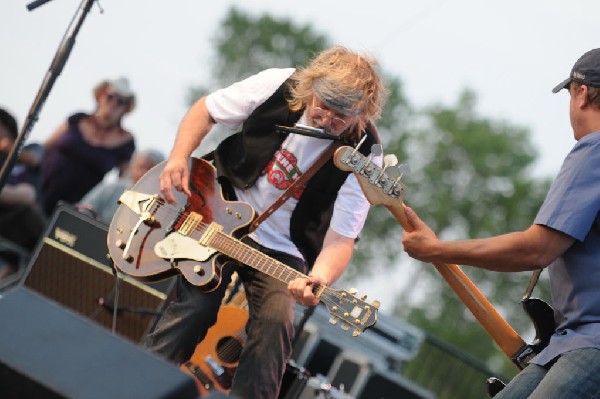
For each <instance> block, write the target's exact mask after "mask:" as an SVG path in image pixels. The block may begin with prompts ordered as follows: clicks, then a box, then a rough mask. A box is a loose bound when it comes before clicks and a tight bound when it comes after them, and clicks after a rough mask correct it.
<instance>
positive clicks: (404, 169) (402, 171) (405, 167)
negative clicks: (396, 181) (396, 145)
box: [396, 163, 410, 177]
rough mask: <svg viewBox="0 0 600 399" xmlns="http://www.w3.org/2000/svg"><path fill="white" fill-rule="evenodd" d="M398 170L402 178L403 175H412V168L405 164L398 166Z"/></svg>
mask: <svg viewBox="0 0 600 399" xmlns="http://www.w3.org/2000/svg"><path fill="white" fill-rule="evenodd" d="M396 168H397V169H398V172H399V173H400V177H402V175H404V174H407V175H409V174H410V166H409V165H408V164H405V163H403V164H400V165H398V166H396Z"/></svg>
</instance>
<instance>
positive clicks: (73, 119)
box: [67, 112, 89, 125]
mask: <svg viewBox="0 0 600 399" xmlns="http://www.w3.org/2000/svg"><path fill="white" fill-rule="evenodd" d="M88 116H89V114H86V113H85V112H75V113H73V114H71V115H69V116H68V117H67V122H68V123H69V125H75V124H78V123H79V121H80V120H82V119H84V118H87V117H88Z"/></svg>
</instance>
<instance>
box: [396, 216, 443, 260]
mask: <svg viewBox="0 0 600 399" xmlns="http://www.w3.org/2000/svg"><path fill="white" fill-rule="evenodd" d="M404 213H405V214H406V219H407V220H408V222H409V223H410V225H411V226H412V227H413V230H412V231H408V229H404V232H403V233H402V245H403V246H404V252H406V253H407V254H408V255H409V256H410V257H411V258H415V259H418V260H421V261H424V262H434V261H436V257H435V256H436V253H437V250H436V248H437V246H436V245H437V244H438V243H439V239H438V238H437V235H436V234H435V233H434V232H433V230H431V229H430V228H429V226H427V225H426V224H425V222H424V221H422V220H421V218H419V216H417V214H416V213H415V211H413V210H412V209H411V208H409V207H408V206H404Z"/></svg>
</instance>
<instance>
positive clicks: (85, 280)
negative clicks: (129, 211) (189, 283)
mask: <svg viewBox="0 0 600 399" xmlns="http://www.w3.org/2000/svg"><path fill="white" fill-rule="evenodd" d="M107 229H108V228H107V226H106V225H104V224H102V223H99V222H97V221H95V220H93V219H91V218H89V217H88V216H86V215H84V214H81V213H79V212H78V211H77V210H75V209H74V208H71V207H70V206H66V205H63V206H60V207H58V208H57V210H56V211H55V213H54V214H53V216H52V218H51V220H50V223H49V227H48V229H47V232H46V235H45V237H44V238H43V239H42V240H41V241H40V243H39V244H38V247H37V248H36V251H35V253H34V254H33V256H32V258H31V261H30V263H29V265H28V267H27V270H26V272H25V275H24V277H23V279H22V284H23V285H24V286H25V287H27V288H29V289H32V290H34V291H36V292H38V293H40V294H42V295H44V296H46V297H47V298H49V299H52V300H54V301H56V302H58V303H60V304H61V305H64V306H66V307H68V308H69V309H72V310H74V311H76V312H78V313H79V314H81V315H83V316H85V317H87V318H89V319H91V320H94V321H96V322H97V323H99V324H100V325H102V326H103V327H105V328H108V329H111V330H114V331H115V332H117V333H118V334H120V335H122V336H124V337H127V338H128V339H130V340H132V341H134V342H140V341H141V339H142V338H143V337H144V336H145V334H146V333H147V332H148V330H150V329H151V328H152V327H153V326H154V325H155V323H156V321H157V320H158V316H160V313H161V311H162V309H163V307H164V305H165V301H166V298H167V296H168V293H169V292H170V291H171V289H172V287H173V283H174V279H170V280H166V281H164V282H161V283H160V284H153V285H148V284H143V283H141V282H139V281H137V280H134V279H132V278H129V277H126V276H123V275H122V274H119V277H118V278H117V277H116V275H115V271H114V269H113V267H112V262H111V260H110V259H109V257H108V249H107V245H106V236H107ZM115 309H116V316H115V314H114V313H115V312H114V310H115Z"/></svg>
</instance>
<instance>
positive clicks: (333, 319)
mask: <svg viewBox="0 0 600 399" xmlns="http://www.w3.org/2000/svg"><path fill="white" fill-rule="evenodd" d="M337 323H338V319H336V318H335V317H332V318H331V319H329V324H331V325H333V326H335V325H336V324H337Z"/></svg>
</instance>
